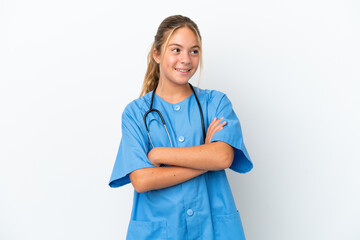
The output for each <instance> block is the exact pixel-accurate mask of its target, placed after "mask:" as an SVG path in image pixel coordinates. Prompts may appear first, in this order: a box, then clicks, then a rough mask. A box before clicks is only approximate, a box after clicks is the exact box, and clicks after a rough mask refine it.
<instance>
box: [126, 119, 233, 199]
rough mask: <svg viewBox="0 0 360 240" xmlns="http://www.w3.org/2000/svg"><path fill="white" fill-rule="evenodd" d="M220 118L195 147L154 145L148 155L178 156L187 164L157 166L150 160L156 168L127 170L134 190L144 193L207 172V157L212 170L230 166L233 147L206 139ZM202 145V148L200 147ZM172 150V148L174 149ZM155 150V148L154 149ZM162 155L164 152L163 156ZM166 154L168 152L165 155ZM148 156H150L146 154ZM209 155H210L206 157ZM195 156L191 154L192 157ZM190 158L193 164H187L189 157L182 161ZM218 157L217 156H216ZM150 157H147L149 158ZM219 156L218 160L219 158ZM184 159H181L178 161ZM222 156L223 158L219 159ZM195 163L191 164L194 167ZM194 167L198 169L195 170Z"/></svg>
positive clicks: (215, 128)
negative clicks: (200, 143) (203, 142)
mask: <svg viewBox="0 0 360 240" xmlns="http://www.w3.org/2000/svg"><path fill="white" fill-rule="evenodd" d="M221 120H222V118H220V119H216V118H215V119H214V120H213V121H212V122H211V123H210V126H209V128H208V131H207V135H206V139H205V144H204V145H200V146H196V147H183V148H177V147H174V148H170V149H167V148H154V149H153V150H155V149H156V150H155V151H153V150H151V151H150V152H149V154H148V158H149V160H150V161H152V160H151V159H153V158H156V159H158V158H159V156H160V158H159V159H160V160H161V157H163V156H167V157H170V158H169V159H170V160H172V161H174V159H178V158H179V157H180V163H183V162H184V163H185V164H184V165H186V164H188V165H189V167H184V166H182V167H181V166H179V165H180V164H179V163H177V164H171V163H165V161H164V162H161V161H160V163H164V164H170V165H176V166H172V167H159V166H160V163H155V161H152V163H153V165H154V166H156V167H151V168H142V169H138V170H135V171H133V172H131V173H130V181H131V183H132V185H133V186H134V188H135V190H136V191H137V192H146V191H150V190H155V189H161V188H165V187H170V186H173V185H176V184H179V183H182V182H185V181H187V180H189V179H192V178H194V177H197V176H199V175H200V174H203V173H205V172H207V167H206V166H208V165H209V162H208V161H209V157H211V158H210V159H211V160H213V163H212V164H210V165H211V169H212V170H220V169H225V168H227V167H228V166H230V165H231V162H232V159H233V154H234V150H233V148H232V147H231V146H230V145H228V144H227V143H224V142H214V143H210V140H211V138H212V136H213V135H214V133H215V132H217V131H220V130H221V129H222V128H223V126H224V125H225V124H226V122H223V123H220V122H221ZM203 146H206V147H203ZM175 149H176V151H173V150H175ZM158 150H159V151H158ZM164 154H165V155H164ZM166 154H169V155H166ZM150 155H151V156H150ZM210 155H212V156H210ZM194 156H195V157H194ZM188 157H190V158H191V159H193V160H194V159H196V161H195V162H196V163H195V164H194V163H190V162H191V160H186V158H188ZM217 157H218V158H217ZM150 158H151V159H150ZM219 158H220V160H219ZM181 159H185V160H181ZM221 159H223V160H224V161H221ZM194 166H195V167H194ZM196 167H198V169H196Z"/></svg>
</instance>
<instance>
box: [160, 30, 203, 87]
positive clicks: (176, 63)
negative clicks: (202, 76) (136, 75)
mask: <svg viewBox="0 0 360 240" xmlns="http://www.w3.org/2000/svg"><path fill="white" fill-rule="evenodd" d="M199 54H200V47H199V42H198V39H197V36H196V34H195V33H194V32H193V31H192V30H190V29H189V28H188V27H182V28H179V29H177V30H175V31H174V32H173V34H172V35H171V38H170V39H169V42H168V45H167V47H166V49H164V46H162V56H161V55H160V54H158V52H157V51H156V50H154V59H155V61H156V62H157V63H159V66H160V81H163V82H164V83H167V84H173V85H174V84H175V85H184V84H186V83H188V81H189V79H190V78H191V77H192V76H193V75H194V73H195V72H196V70H197V68H198V65H199ZM161 57H162V59H161Z"/></svg>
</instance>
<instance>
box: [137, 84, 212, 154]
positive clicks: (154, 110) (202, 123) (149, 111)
mask: <svg viewBox="0 0 360 240" xmlns="http://www.w3.org/2000/svg"><path fill="white" fill-rule="evenodd" d="M189 85H190V87H191V90H192V91H193V93H194V96H195V98H196V102H197V104H198V106H199V111H200V116H201V125H202V132H203V139H204V141H205V123H204V116H203V112H202V108H201V105H200V102H199V99H198V97H197V95H196V93H195V90H194V88H193V86H192V85H191V84H190V83H189ZM156 88H157V86H156V87H155V89H154V91H153V93H152V96H151V103H150V109H149V110H148V111H147V112H146V113H145V115H144V123H145V127H146V132H147V135H148V137H149V139H150V143H151V145H152V147H153V148H154V144H153V143H152V141H151V137H150V133H149V128H148V126H147V124H146V117H147V115H148V114H149V113H151V112H156V113H157V114H158V115H159V116H160V118H161V121H162V124H163V125H164V127H165V130H166V133H167V135H168V138H169V141H170V146H171V147H172V146H173V145H172V141H171V138H170V134H169V131H168V128H167V127H166V124H165V120H164V118H163V116H162V115H161V113H160V111H159V110H157V109H155V108H152V106H153V102H154V95H155V90H156Z"/></svg>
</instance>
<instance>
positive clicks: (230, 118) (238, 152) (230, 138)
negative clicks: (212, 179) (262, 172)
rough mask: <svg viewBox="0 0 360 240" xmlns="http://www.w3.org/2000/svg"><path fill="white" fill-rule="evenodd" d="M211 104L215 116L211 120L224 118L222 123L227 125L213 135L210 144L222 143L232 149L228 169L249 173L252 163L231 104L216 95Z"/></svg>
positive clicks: (226, 99)
mask: <svg viewBox="0 0 360 240" xmlns="http://www.w3.org/2000/svg"><path fill="white" fill-rule="evenodd" d="M212 103H214V105H213V107H214V108H215V109H214V111H213V112H214V114H215V116H212V118H211V120H212V119H213V118H214V117H216V118H221V117H224V120H223V121H226V122H227V124H226V125H225V126H224V128H223V129H222V130H220V131H218V132H216V133H215V134H214V136H213V137H212V139H211V142H215V141H223V142H226V143H228V144H229V145H231V146H232V147H234V160H233V163H232V164H231V166H230V169H232V170H234V171H236V172H238V173H246V172H249V171H250V170H251V169H252V168H253V164H252V161H251V159H250V156H249V154H248V152H247V150H246V147H245V144H244V140H243V135H242V131H241V126H240V121H239V119H238V117H237V116H236V114H235V112H234V110H233V108H232V104H231V102H230V100H229V99H228V97H227V96H226V95H225V94H221V95H217V96H215V97H214V99H213V101H212Z"/></svg>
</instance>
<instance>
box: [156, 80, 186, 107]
mask: <svg viewBox="0 0 360 240" xmlns="http://www.w3.org/2000/svg"><path fill="white" fill-rule="evenodd" d="M156 94H157V95H158V96H159V97H161V98H162V99H164V100H165V101H167V102H169V103H173V104H175V103H178V102H181V101H182V100H184V99H185V98H187V97H189V96H190V95H191V94H192V90H191V87H190V85H189V84H188V83H186V84H184V85H177V84H171V83H165V82H163V81H161V80H160V81H159V84H158V86H157V88H156Z"/></svg>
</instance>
